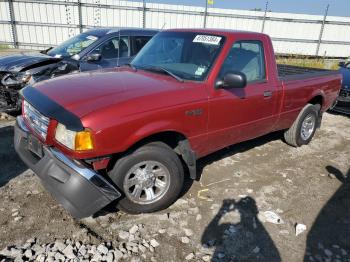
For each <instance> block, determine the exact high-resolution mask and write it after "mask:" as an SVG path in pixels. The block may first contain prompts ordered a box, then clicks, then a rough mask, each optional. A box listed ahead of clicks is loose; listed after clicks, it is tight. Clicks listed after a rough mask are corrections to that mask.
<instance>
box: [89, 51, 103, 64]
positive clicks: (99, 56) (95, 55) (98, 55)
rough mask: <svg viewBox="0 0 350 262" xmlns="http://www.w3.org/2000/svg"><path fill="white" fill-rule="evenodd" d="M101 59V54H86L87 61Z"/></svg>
mask: <svg viewBox="0 0 350 262" xmlns="http://www.w3.org/2000/svg"><path fill="white" fill-rule="evenodd" d="M100 59H101V54H97V53H92V54H88V55H87V56H86V61H88V62H95V61H98V60H100Z"/></svg>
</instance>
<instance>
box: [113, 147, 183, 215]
mask: <svg viewBox="0 0 350 262" xmlns="http://www.w3.org/2000/svg"><path fill="white" fill-rule="evenodd" d="M109 175H110V177H111V179H112V180H113V182H114V183H115V184H116V185H117V186H118V188H119V189H120V190H122V191H123V193H124V198H123V199H121V200H120V201H119V202H118V204H117V207H118V208H119V209H121V210H123V211H125V212H127V213H131V214H138V213H149V212H154V211H158V210H161V209H164V208H167V207H168V206H170V205H171V204H172V203H173V202H174V201H175V200H176V199H177V197H178V195H179V194H180V192H181V189H182V186H183V180H184V171H183V167H182V164H181V161H180V159H179V157H178V156H177V155H176V153H175V152H174V151H173V150H172V149H171V148H168V147H166V146H161V145H158V144H154V143H152V144H149V145H145V146H142V147H140V148H139V149H137V150H135V151H134V152H133V153H131V154H129V155H126V156H125V157H123V158H121V159H119V160H118V161H117V162H116V164H115V166H114V168H113V169H112V170H111V171H110V173H109Z"/></svg>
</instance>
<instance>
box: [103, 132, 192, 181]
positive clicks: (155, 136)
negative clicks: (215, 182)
mask: <svg viewBox="0 0 350 262" xmlns="http://www.w3.org/2000/svg"><path fill="white" fill-rule="evenodd" d="M152 142H161V143H164V144H165V145H166V146H168V147H170V148H171V149H172V150H174V151H175V153H176V154H177V155H178V156H179V158H180V160H181V162H182V163H183V164H184V167H185V168H186V169H187V171H188V173H189V175H190V177H191V178H192V179H196V177H197V171H196V158H197V157H196V154H195V152H194V151H193V150H192V148H191V144H190V142H189V140H188V138H187V137H186V136H185V135H184V134H183V133H181V132H178V131H175V130H165V131H159V132H156V133H152V134H148V135H145V136H143V137H141V138H139V139H138V140H137V141H136V142H135V143H133V144H132V145H130V146H129V147H128V149H127V150H126V151H125V152H123V153H118V154H117V155H115V156H114V159H115V160H117V159H118V158H119V157H121V156H122V155H125V154H131V153H132V152H133V151H135V150H136V149H137V148H140V147H142V146H144V145H146V144H149V143H152ZM114 163H115V161H110V163H109V168H108V169H110V168H112V166H113V165H114Z"/></svg>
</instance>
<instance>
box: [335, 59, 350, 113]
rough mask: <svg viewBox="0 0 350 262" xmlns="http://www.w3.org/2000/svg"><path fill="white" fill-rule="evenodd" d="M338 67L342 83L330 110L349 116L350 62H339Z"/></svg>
mask: <svg viewBox="0 0 350 262" xmlns="http://www.w3.org/2000/svg"><path fill="white" fill-rule="evenodd" d="M339 66H340V72H341V74H342V75H343V83H342V87H341V90H340V93H339V96H338V98H337V100H336V102H335V105H334V107H333V108H332V110H334V111H337V112H340V113H344V114H349V115H350V62H348V63H345V62H340V63H339Z"/></svg>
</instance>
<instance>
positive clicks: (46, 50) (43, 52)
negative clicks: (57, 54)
mask: <svg viewBox="0 0 350 262" xmlns="http://www.w3.org/2000/svg"><path fill="white" fill-rule="evenodd" d="M51 49H53V47H52V46H51V47H49V48H47V49H45V50H41V51H40V53H42V54H47V52H49V51H50V50H51Z"/></svg>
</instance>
